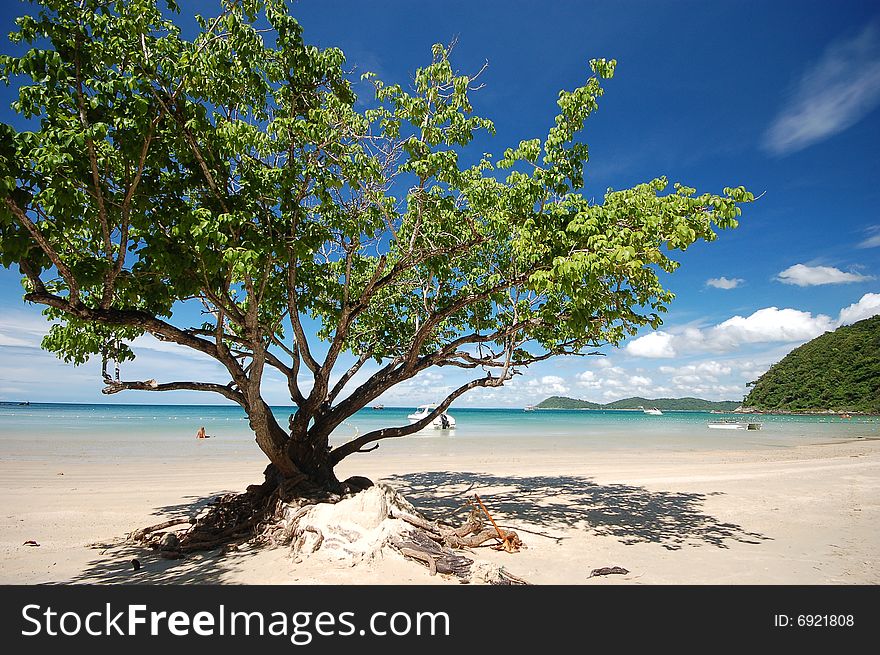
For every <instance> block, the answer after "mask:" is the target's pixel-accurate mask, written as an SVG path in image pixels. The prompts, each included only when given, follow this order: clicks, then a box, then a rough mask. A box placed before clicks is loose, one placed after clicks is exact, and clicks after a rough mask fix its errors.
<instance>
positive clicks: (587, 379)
mask: <svg viewBox="0 0 880 655" xmlns="http://www.w3.org/2000/svg"><path fill="white" fill-rule="evenodd" d="M575 380H577V385H578V386H579V387H583V388H584V389H598V388H599V387H601V386H602V380H601V379H600V378H599V377H598V376H597V375H596V374H595V373H593V371H584V372H583V373H578V374H577V375H576V376H575Z"/></svg>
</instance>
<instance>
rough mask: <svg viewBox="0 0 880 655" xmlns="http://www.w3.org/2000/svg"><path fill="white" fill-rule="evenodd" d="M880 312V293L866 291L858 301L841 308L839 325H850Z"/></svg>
mask: <svg viewBox="0 0 880 655" xmlns="http://www.w3.org/2000/svg"><path fill="white" fill-rule="evenodd" d="M877 314H880V293H866V294H865V295H864V296H862V297H861V298H860V299H859V301H858V302H856V303H853V304H852V305H850V306H849V307H844V308H843V309H841V310H840V318H839V319H838V321H837V324H838V325H849V324H850V323H855V322H856V321H861V320H862V319H864V318H871V317H872V316H876V315H877Z"/></svg>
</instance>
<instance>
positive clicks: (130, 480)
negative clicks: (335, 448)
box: [0, 439, 880, 584]
mask: <svg viewBox="0 0 880 655" xmlns="http://www.w3.org/2000/svg"><path fill="white" fill-rule="evenodd" d="M380 453H381V449H380V450H379V451H376V453H370V454H367V455H359V456H356V457H352V458H349V459H348V460H346V461H345V462H343V464H342V465H341V466H340V467H339V471H338V473H339V474H340V478H344V477H346V476H348V475H355V474H357V475H366V476H367V477H370V478H372V479H374V480H376V479H385V480H386V481H389V482H391V483H392V484H394V485H395V486H397V487H398V488H400V489H401V490H402V491H403V492H404V493H405V494H406V496H407V498H408V499H409V500H410V501H411V502H413V503H414V504H415V505H416V506H417V507H419V508H420V509H422V510H423V511H425V512H426V513H428V514H429V515H430V516H438V515H439V514H440V513H443V512H448V511H451V510H454V509H455V508H456V507H459V506H460V505H461V503H462V502H463V501H464V500H465V499H466V498H468V497H469V496H470V495H472V494H473V493H479V494H480V496H481V498H482V499H483V501H484V502H485V503H486V505H487V506H488V508H489V510H490V511H491V512H493V515H494V516H495V517H496V519H497V520H498V522H499V523H500V524H502V525H504V526H506V527H510V528H512V529H514V530H517V531H518V533H519V535H520V537H521V538H522V539H523V541H524V542H525V544H526V546H527V549H525V550H523V551H521V552H519V553H516V554H508V553H503V552H495V551H492V550H490V549H488V548H481V549H478V550H477V551H476V552H475V553H474V554H473V556H474V557H475V558H478V559H485V560H490V561H492V562H496V563H499V564H502V565H503V566H504V567H505V568H506V569H507V570H509V571H510V572H511V573H514V574H515V575H518V576H521V577H523V578H525V579H526V580H528V581H530V582H532V583H535V584H609V583H616V584H620V583H624V584H626V583H629V584H877V583H880V441H877V440H868V439H861V440H856V441H849V442H838V443H835V444H828V445H818V446H803V447H798V448H785V449H778V450H764V451H749V452H736V451H730V452H718V451H714V452H669V453H658V452H656V451H655V452H650V453H649V452H645V453H642V454H640V453H627V454H618V453H614V454H612V453H607V454H601V455H591V456H590V457H589V459H583V458H581V459H578V460H575V461H573V460H572V458H571V457H570V456H569V457H567V456H566V455H565V453H550V452H544V453H541V452H538V453H528V454H524V453H513V452H511V453H508V454H505V453H499V454H497V456H492V457H481V458H479V460H478V461H473V460H465V459H463V458H457V457H456V458H453V457H437V458H432V457H425V458H417V459H413V458H408V459H407V458H394V457H389V456H382V455H381V454H380ZM263 467H264V463H263V462H261V461H257V460H254V461H251V462H243V463H240V464H222V465H212V466H205V465H198V466H186V465H183V464H172V465H163V466H161V467H159V466H153V467H148V466H146V465H144V464H125V465H117V464H107V465H96V464H72V463H65V464H63V465H58V464H46V463H27V462H10V461H3V462H0V583H4V584H34V583H48V582H60V583H71V582H89V583H105V582H106V583H129V582H151V583H194V582H210V583H233V584H250V583H261V584H297V583H312V584H323V583H328V584H352V583H363V584H383V583H388V584H457V582H455V581H453V580H447V579H444V578H443V577H442V576H436V577H431V576H429V575H428V572H427V570H426V569H425V568H423V567H422V566H421V565H419V564H417V563H413V562H409V561H405V560H403V559H402V558H400V557H398V556H396V555H391V556H389V557H387V558H385V559H384V560H382V561H379V562H375V563H373V564H371V565H369V566H358V567H355V568H335V567H328V566H327V565H326V563H324V562H322V563H320V564H319V563H317V562H310V561H309V560H305V561H303V562H301V563H296V562H294V561H293V560H292V559H291V558H290V557H289V555H288V553H287V551H286V550H284V549H260V550H257V549H245V550H242V551H241V552H238V553H231V554H227V555H220V554H217V553H209V554H207V555H198V556H192V557H189V558H187V559H185V560H179V561H168V560H162V559H158V558H157V557H156V556H154V555H153V554H152V553H150V552H147V551H143V550H138V549H133V548H130V547H124V548H120V547H119V546H118V545H117V546H113V544H114V543H117V542H118V540H119V539H120V538H121V537H124V535H125V534H126V533H128V532H131V531H133V530H135V529H137V528H140V527H143V526H145V525H150V524H154V523H158V522H160V521H162V520H164V519H166V518H169V517H172V516H179V515H181V514H189V513H191V509H192V505H193V504H197V503H204V502H205V501H206V500H207V499H210V498H211V497H213V496H216V495H218V494H219V493H221V492H225V491H241V490H243V489H244V488H245V486H247V485H248V484H251V483H254V482H259V481H260V479H261V472H262V469H263ZM62 473H63V475H61V474H62ZM534 533H543V534H542V535H539V534H534ZM27 540H34V541H36V542H38V543H39V544H40V545H39V547H32V546H25V545H23V543H24V542H25V541H27ZM95 544H103V546H102V545H95ZM107 546H113V547H110V548H107ZM133 557H137V558H138V559H139V560H140V561H141V562H142V564H143V568H142V569H141V570H140V571H138V572H137V573H135V572H133V571H132V567H131V565H130V563H129V561H130V560H131V559H132V558H133ZM610 566H621V567H624V568H626V569H628V570H629V574H627V575H611V576H607V577H593V578H590V577H589V575H590V571H591V570H593V569H596V568H600V567H610Z"/></svg>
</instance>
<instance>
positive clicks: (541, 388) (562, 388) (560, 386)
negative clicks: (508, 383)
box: [526, 375, 569, 395]
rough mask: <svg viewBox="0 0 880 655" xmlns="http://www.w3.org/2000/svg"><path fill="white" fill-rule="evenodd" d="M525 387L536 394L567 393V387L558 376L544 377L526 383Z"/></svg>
mask: <svg viewBox="0 0 880 655" xmlns="http://www.w3.org/2000/svg"><path fill="white" fill-rule="evenodd" d="M526 387H528V388H529V389H530V390H531V391H533V392H534V393H537V394H543V395H554V394H562V393H567V392H568V389H569V388H568V385H567V384H566V383H565V380H564V379H563V378H561V377H559V376H558V375H544V376H542V377H540V378H538V379H534V380H529V381H528V382H526Z"/></svg>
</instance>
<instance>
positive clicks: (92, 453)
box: [0, 403, 880, 463]
mask: <svg viewBox="0 0 880 655" xmlns="http://www.w3.org/2000/svg"><path fill="white" fill-rule="evenodd" d="M413 410H414V408H413V407H388V408H385V409H382V410H378V409H371V408H370V409H363V410H361V411H360V412H357V413H356V414H355V415H353V416H352V417H350V418H349V419H348V420H347V421H346V422H345V423H344V424H343V425H341V426H340V427H339V428H338V429H337V430H336V432H334V434H333V435H332V437H331V444H332V445H338V444H340V443H344V442H345V441H347V440H348V439H351V438H352V437H354V436H356V435H362V434H364V433H366V432H368V431H370V430H374V429H377V428H382V427H390V426H396V425H406V424H407V419H406V417H407V415H408V414H410V413H412V412H413ZM292 411H294V408H292V407H273V412H274V413H275V415H276V416H277V418H278V421H279V423H280V424H281V425H282V426H286V425H287V417H288V415H289V414H290V413H291V412H292ZM449 413H450V414H451V415H452V416H454V417H455V419H456V422H457V426H456V429H455V430H453V431H441V430H435V429H433V428H427V429H425V430H423V431H422V432H420V433H417V434H415V435H411V436H409V437H404V438H397V439H388V440H384V441H382V442H381V445H380V450H379V451H377V452H378V453H389V454H395V455H405V456H412V457H420V456H428V455H432V456H438V455H439V456H443V455H450V456H452V455H462V454H468V455H473V456H474V457H479V456H481V455H488V454H492V453H498V452H516V453H517V454H519V455H521V456H526V457H527V456H528V455H529V453H546V452H548V451H553V452H557V453H571V454H572V455H573V456H574V455H578V454H588V453H590V452H603V451H702V450H752V449H770V448H790V447H793V446H797V445H802V444H815V443H825V442H834V441H838V440H847V439H856V438H880V418H878V417H864V416H854V417H853V418H851V419H842V418H840V417H838V416H827V415H826V416H793V415H762V416H751V417H748V418H749V420H752V421H759V422H761V423H762V424H763V429H762V430H759V431H744V430H712V429H709V428H708V427H707V423H708V421H710V420H716V419H720V418H732V417H735V416H736V415H733V414H725V415H720V414H712V413H709V412H666V413H664V414H663V415H662V416H650V415H647V414H644V413H642V412H641V411H612V410H536V411H529V412H527V411H524V410H522V409H474V408H456V407H453V408H452V409H450V410H449ZM738 418H742V417H738ZM201 426H204V427H205V431H206V433H207V434H208V435H210V436H211V438H210V439H196V438H195V436H196V432H197V430H198V429H199V427H201ZM263 459H264V457H263V455H262V453H261V452H260V450H259V448H258V447H257V445H256V443H255V442H254V439H253V435H252V433H251V432H250V429H249V427H248V423H247V419H246V418H245V415H244V412H243V411H242V410H241V409H240V408H239V407H237V406H234V405H122V404H113V405H109V404H93V405H88V404H61V403H31V404H30V405H15V404H3V405H0V462H3V461H7V462H8V461H57V462H63V461H80V462H83V463H87V462H103V463H107V462H114V461H119V462H123V461H132V460H135V461H137V460H144V461H146V460H150V461H151V462H156V461H159V462H162V461H167V462H179V461H180V460H189V461H205V462H221V461H230V460H243V461H249V460H254V461H257V462H259V461H262V460H263Z"/></svg>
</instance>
